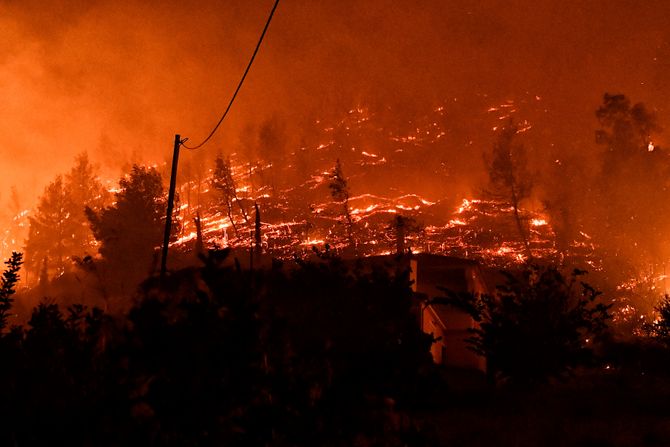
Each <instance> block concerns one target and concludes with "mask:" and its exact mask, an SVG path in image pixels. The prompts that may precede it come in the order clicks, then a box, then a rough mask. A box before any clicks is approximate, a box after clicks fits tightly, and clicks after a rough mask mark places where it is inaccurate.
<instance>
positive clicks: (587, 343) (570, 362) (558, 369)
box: [438, 267, 610, 384]
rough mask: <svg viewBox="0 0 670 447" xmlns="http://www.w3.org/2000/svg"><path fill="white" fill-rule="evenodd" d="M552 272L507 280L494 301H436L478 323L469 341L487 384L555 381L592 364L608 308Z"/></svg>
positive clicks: (575, 278)
mask: <svg viewBox="0 0 670 447" xmlns="http://www.w3.org/2000/svg"><path fill="white" fill-rule="evenodd" d="M583 274H584V272H582V271H579V270H575V271H574V272H573V273H572V274H571V275H570V277H569V278H567V279H566V278H565V276H564V275H563V274H562V273H561V272H560V271H559V270H557V269H556V268H551V267H548V268H543V267H530V268H529V269H527V270H526V271H525V272H523V274H522V275H521V277H516V276H513V275H507V283H506V284H505V285H504V286H501V287H499V289H498V293H497V294H496V295H481V296H480V295H473V294H467V293H463V294H455V293H451V292H449V291H447V290H445V292H447V295H448V296H447V298H443V299H438V301H443V302H446V303H448V304H451V305H455V306H457V307H459V308H461V309H462V310H464V311H466V312H467V313H469V314H470V315H471V316H472V318H473V319H474V320H475V321H476V322H477V323H478V327H477V328H475V329H472V330H471V332H472V337H470V338H469V339H468V342H469V343H470V346H471V348H472V349H473V350H474V351H475V352H477V353H479V354H480V355H483V356H485V357H486V360H487V372H488V373H489V375H490V377H491V378H492V379H501V380H503V381H509V382H512V383H517V384H532V383H537V382H542V381H546V380H547V379H550V378H560V377H563V376H564V375H565V374H566V373H569V372H570V371H571V370H573V369H574V368H575V367H577V366H580V365H586V364H588V362H589V361H590V360H591V359H592V345H593V342H594V338H597V337H598V336H599V335H601V334H602V333H603V332H604V330H605V329H606V328H607V321H608V320H609V319H610V314H609V312H608V310H609V306H608V305H605V304H603V303H601V302H599V300H598V297H599V295H600V292H598V291H597V290H595V289H594V288H592V287H591V286H589V285H588V284H586V283H584V282H582V281H580V280H579V278H580V277H581V276H582V275H583Z"/></svg>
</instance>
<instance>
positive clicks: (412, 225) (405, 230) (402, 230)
mask: <svg viewBox="0 0 670 447" xmlns="http://www.w3.org/2000/svg"><path fill="white" fill-rule="evenodd" d="M389 229H390V230H392V231H393V233H394V235H395V247H396V254H398V255H403V254H405V253H406V252H407V245H406V240H407V236H409V235H410V234H413V233H417V232H419V231H421V229H422V227H421V225H419V224H418V223H417V222H416V219H414V218H413V217H405V216H401V215H397V216H395V217H394V218H393V220H392V221H391V225H390V227H389Z"/></svg>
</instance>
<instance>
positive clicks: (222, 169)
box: [212, 156, 249, 235]
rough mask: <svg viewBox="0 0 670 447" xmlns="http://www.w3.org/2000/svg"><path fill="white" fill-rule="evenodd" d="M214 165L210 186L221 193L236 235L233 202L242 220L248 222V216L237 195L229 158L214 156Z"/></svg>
mask: <svg viewBox="0 0 670 447" xmlns="http://www.w3.org/2000/svg"><path fill="white" fill-rule="evenodd" d="M215 163H216V166H215V168H214V174H213V177H212V187H213V188H214V189H216V190H218V191H220V193H221V197H222V199H223V202H224V204H225V205H226V211H227V214H228V219H229V220H230V223H231V225H232V226H233V230H234V231H235V234H236V235H237V225H235V218H234V216H233V207H234V202H236V203H237V205H238V206H239V208H240V211H241V212H242V217H243V218H244V221H245V222H246V223H247V225H248V224H249V218H248V216H247V213H246V211H245V209H244V207H243V206H242V202H240V200H239V199H238V197H237V186H236V185H235V179H234V178H233V170H232V166H231V163H230V159H225V160H224V159H223V158H222V157H221V156H218V157H216V161H215Z"/></svg>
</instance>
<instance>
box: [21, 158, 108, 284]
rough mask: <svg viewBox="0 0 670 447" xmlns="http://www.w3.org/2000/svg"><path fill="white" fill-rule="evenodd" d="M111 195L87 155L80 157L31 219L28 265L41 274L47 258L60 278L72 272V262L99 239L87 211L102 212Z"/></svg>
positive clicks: (49, 190)
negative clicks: (93, 231)
mask: <svg viewBox="0 0 670 447" xmlns="http://www.w3.org/2000/svg"><path fill="white" fill-rule="evenodd" d="M107 196H108V193H107V191H105V189H104V188H103V187H102V184H101V183H100V181H99V180H98V179H97V177H96V174H95V168H94V167H93V166H92V165H91V163H90V162H89V160H88V156H87V155H86V153H82V154H80V155H79V156H78V157H77V159H76V161H75V165H74V166H73V168H72V169H71V170H70V172H69V173H68V174H66V175H65V177H63V176H58V177H56V179H55V180H54V181H53V182H51V183H50V184H49V185H48V186H47V188H46V189H45V191H44V194H43V195H42V196H41V197H40V200H39V204H38V206H37V209H36V210H35V211H33V213H32V215H31V216H30V217H29V218H28V220H29V222H30V230H29V233H28V239H27V240H26V264H27V268H28V270H29V271H30V272H32V273H35V274H37V273H38V272H39V271H40V268H41V267H42V261H43V259H44V258H49V259H50V260H51V263H50V267H51V270H50V272H51V273H52V274H53V275H55V276H57V275H60V274H62V273H63V272H64V271H66V270H68V268H69V266H70V262H68V260H69V259H71V258H72V257H74V256H77V257H82V256H85V255H86V254H88V253H90V252H92V251H94V250H95V246H94V243H95V240H94V239H93V235H92V233H91V230H90V228H89V226H88V221H87V219H86V216H85V214H84V209H85V208H86V207H90V208H91V209H93V210H96V211H97V210H99V209H100V208H101V207H102V205H103V204H104V202H105V201H106V199H107Z"/></svg>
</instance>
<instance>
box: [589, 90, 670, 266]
mask: <svg viewBox="0 0 670 447" xmlns="http://www.w3.org/2000/svg"><path fill="white" fill-rule="evenodd" d="M596 117H597V118H598V121H599V123H600V125H601V129H600V130H598V131H597V133H596V141H597V142H598V143H600V145H601V146H603V147H604V149H605V150H604V152H603V153H602V172H601V174H600V176H599V177H598V179H597V181H598V184H597V189H596V193H597V195H598V197H597V206H598V208H599V211H600V213H598V219H596V220H595V221H594V222H591V228H589V230H590V231H592V232H593V233H594V234H595V235H596V236H597V238H598V242H599V243H600V245H601V246H602V247H603V250H604V251H605V258H606V261H608V262H609V261H610V260H618V259H623V260H627V259H631V260H634V261H633V262H634V263H636V264H638V265H644V269H645V270H646V271H649V270H652V271H653V270H654V269H655V268H656V266H657V265H659V266H660V265H661V264H663V263H664V262H665V253H667V250H668V248H669V247H670V237H668V227H667V225H666V221H665V218H664V216H666V215H667V214H669V213H670V204H669V203H668V201H667V194H668V191H670V182H669V181H668V179H669V178H670V177H669V175H670V157H669V156H668V152H667V151H666V150H664V149H663V148H661V147H657V146H654V144H653V143H652V137H653V135H654V134H656V133H658V132H660V130H661V129H660V126H659V125H658V122H657V119H656V116H655V114H654V113H652V112H650V111H648V110H647V108H646V107H645V105H644V104H642V103H637V104H634V105H631V102H630V100H629V99H628V98H627V97H626V96H624V95H610V94H605V96H604V97H603V104H602V106H601V107H600V108H599V109H598V110H597V111H596ZM622 267H623V266H621V265H620V266H618V270H624V269H628V268H631V266H627V267H623V268H622ZM631 273H632V272H631Z"/></svg>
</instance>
